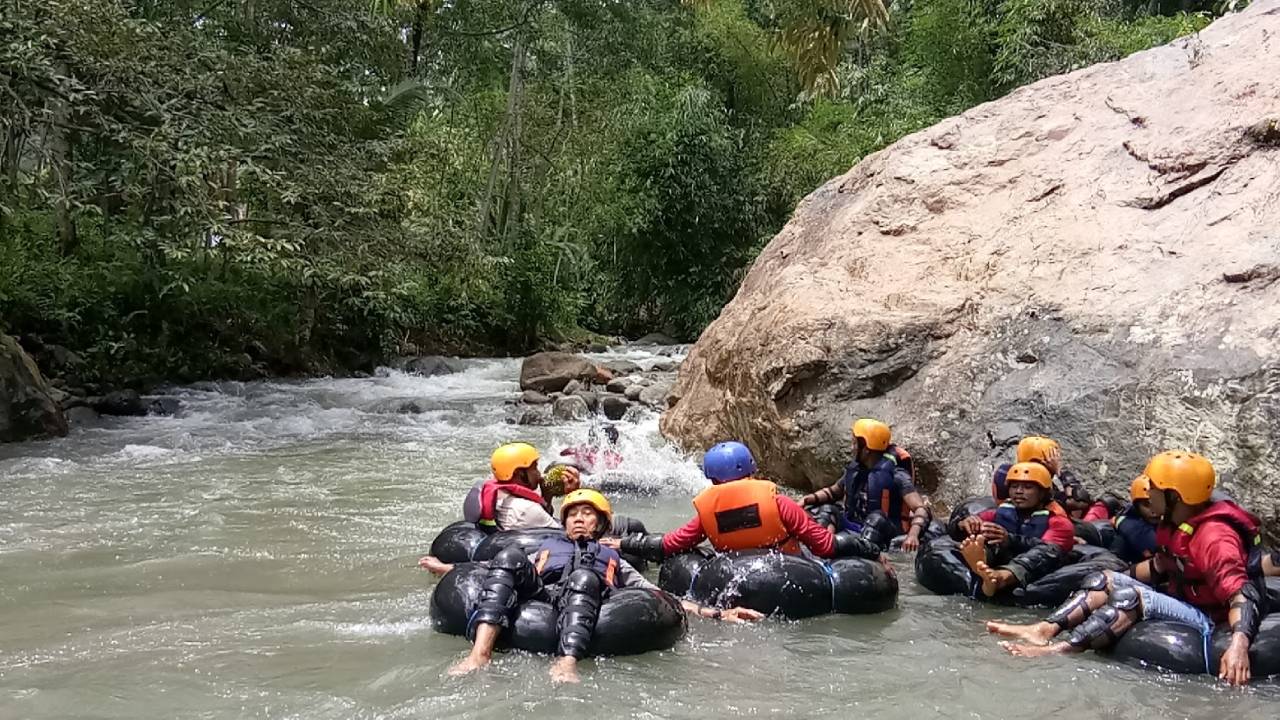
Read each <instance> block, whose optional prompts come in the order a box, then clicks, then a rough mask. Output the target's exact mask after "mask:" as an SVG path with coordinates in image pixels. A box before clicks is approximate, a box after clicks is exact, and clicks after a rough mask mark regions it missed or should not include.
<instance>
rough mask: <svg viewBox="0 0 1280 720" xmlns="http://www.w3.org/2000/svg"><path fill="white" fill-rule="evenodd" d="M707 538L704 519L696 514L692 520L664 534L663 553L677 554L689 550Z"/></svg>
mask: <svg viewBox="0 0 1280 720" xmlns="http://www.w3.org/2000/svg"><path fill="white" fill-rule="evenodd" d="M706 538H707V534H706V533H704V532H703V531H702V520H701V518H699V517H698V516H696V515H695V516H694V518H693V519H692V520H690V521H689V522H687V523H685V524H684V525H681V526H680V529H679V530H675V531H673V532H669V533H667V534H665V535H663V536H662V554H663V555H675V554H676V553H682V552H688V551H689V550H692V549H694V548H695V547H697V546H698V543H700V542H702V541H703V540H705V539H706Z"/></svg>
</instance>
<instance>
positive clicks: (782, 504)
mask: <svg viewBox="0 0 1280 720" xmlns="http://www.w3.org/2000/svg"><path fill="white" fill-rule="evenodd" d="M774 499H775V500H776V501H777V503H778V517H779V518H780V519H781V520H782V525H783V527H785V528H786V529H787V532H788V533H790V534H791V536H792V537H794V538H796V539H797V540H799V541H800V542H801V543H802V544H803V545H804V546H805V547H807V548H809V550H811V551H812V552H813V554H814V555H817V556H818V557H820V558H830V557H835V538H834V536H832V534H831V531H830V530H828V529H826V528H824V527H822V526H821V525H819V524H818V523H816V522H814V521H813V518H811V517H809V513H807V512H805V511H804V508H802V507H800V505H799V504H798V503H796V501H795V500H792V499H791V498H789V497H787V496H786V495H778V496H776V497H775V498H774Z"/></svg>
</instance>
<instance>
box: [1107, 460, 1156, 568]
mask: <svg viewBox="0 0 1280 720" xmlns="http://www.w3.org/2000/svg"><path fill="white" fill-rule="evenodd" d="M1159 521H1160V518H1159V516H1157V515H1156V513H1155V511H1154V510H1152V509H1151V480H1150V479H1149V478H1148V477H1147V476H1146V475H1139V476H1138V477H1136V478H1134V479H1133V482H1131V483H1129V505H1128V507H1126V508H1125V509H1124V510H1122V511H1121V512H1120V514H1118V515H1116V517H1115V520H1113V521H1112V524H1113V525H1114V526H1115V528H1116V538H1115V540H1114V541H1112V543H1111V552H1113V553H1115V554H1116V556H1117V557H1119V558H1120V559H1121V560H1124V561H1125V562H1127V563H1136V562H1141V561H1143V560H1146V559H1147V558H1149V557H1151V556H1152V555H1154V554H1155V552H1156V523H1158V522H1159Z"/></svg>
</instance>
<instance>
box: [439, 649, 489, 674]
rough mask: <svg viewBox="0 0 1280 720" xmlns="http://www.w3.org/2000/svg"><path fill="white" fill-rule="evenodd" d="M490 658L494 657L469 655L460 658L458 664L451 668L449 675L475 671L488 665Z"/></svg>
mask: <svg viewBox="0 0 1280 720" xmlns="http://www.w3.org/2000/svg"><path fill="white" fill-rule="evenodd" d="M490 660H492V658H490V657H488V656H485V655H475V654H471V655H467V656H466V657H464V658H462V659H461V660H459V661H458V663H457V664H456V665H454V666H453V667H451V668H449V675H450V676H452V677H459V676H461V675H466V674H468V673H472V672H475V671H476V670H480V669H481V668H484V667H487V666H488V665H489V662H490Z"/></svg>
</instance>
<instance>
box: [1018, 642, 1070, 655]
mask: <svg viewBox="0 0 1280 720" xmlns="http://www.w3.org/2000/svg"><path fill="white" fill-rule="evenodd" d="M1000 647H1002V648H1004V649H1005V650H1006V651H1007V652H1008V653H1009V654H1010V655H1015V656H1017V657H1025V658H1034V657H1044V656H1045V655H1062V654H1064V653H1066V652H1068V651H1070V649H1071V646H1070V645H1068V644H1067V643H1055V644H1053V645H1023V644H1021V643H1012V642H1002V643H1000Z"/></svg>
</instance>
